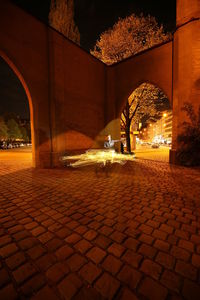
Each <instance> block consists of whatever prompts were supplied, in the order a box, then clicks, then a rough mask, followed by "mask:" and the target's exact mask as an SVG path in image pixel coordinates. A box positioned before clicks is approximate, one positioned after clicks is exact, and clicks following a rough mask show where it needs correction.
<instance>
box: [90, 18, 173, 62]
mask: <svg viewBox="0 0 200 300" xmlns="http://www.w3.org/2000/svg"><path fill="white" fill-rule="evenodd" d="M170 39H171V34H170V33H165V32H164V29H163V26H162V25H160V26H159V25H158V23H157V21H156V19H155V18H154V17H152V16H146V17H145V16H143V15H140V16H137V15H135V14H132V15H130V16H129V17H126V18H124V19H119V21H118V22H117V23H115V24H114V26H113V28H110V29H108V30H107V31H105V32H103V33H102V34H101V35H100V38H99V39H98V40H97V42H96V45H95V47H94V49H93V50H91V51H90V53H91V54H92V55H94V56H95V57H97V58H98V59H100V60H102V61H103V62H104V63H106V64H108V65H111V64H114V63H116V62H119V61H121V60H123V59H125V58H127V57H129V56H131V55H134V54H136V53H139V52H141V51H143V50H145V49H149V48H151V47H153V46H155V45H157V44H160V43H162V42H166V41H168V40H170Z"/></svg>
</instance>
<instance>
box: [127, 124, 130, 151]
mask: <svg viewBox="0 0 200 300" xmlns="http://www.w3.org/2000/svg"><path fill="white" fill-rule="evenodd" d="M126 151H127V152H128V153H131V139H130V124H129V125H127V126H126Z"/></svg>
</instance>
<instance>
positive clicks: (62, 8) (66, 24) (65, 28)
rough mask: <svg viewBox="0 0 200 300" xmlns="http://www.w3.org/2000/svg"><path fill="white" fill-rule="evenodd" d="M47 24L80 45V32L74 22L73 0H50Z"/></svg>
mask: <svg viewBox="0 0 200 300" xmlns="http://www.w3.org/2000/svg"><path fill="white" fill-rule="evenodd" d="M49 24H50V26H52V27H53V28H55V29H56V30H58V31H59V32H61V33H62V34H63V35H65V36H66V37H67V38H69V39H70V40H72V41H73V42H75V43H76V44H79V45H80V33H79V30H78V27H77V26H76V24H75V22H74V1H73V0H51V7H50V12H49Z"/></svg>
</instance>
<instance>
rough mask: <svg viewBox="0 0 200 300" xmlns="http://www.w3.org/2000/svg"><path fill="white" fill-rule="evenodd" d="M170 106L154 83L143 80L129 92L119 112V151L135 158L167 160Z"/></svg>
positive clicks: (169, 147) (170, 117) (166, 98)
mask: <svg viewBox="0 0 200 300" xmlns="http://www.w3.org/2000/svg"><path fill="white" fill-rule="evenodd" d="M172 117H173V116H172V108H171V104H170V101H169V99H168V97H167V95H166V94H165V93H164V92H163V90H162V89H160V88H159V87H158V86H156V85H155V84H152V83H149V82H143V83H142V84H140V85H139V86H138V87H137V88H136V89H134V91H133V92H132V93H131V94H130V95H129V97H128V99H127V100H126V101H125V103H124V106H123V108H122V110H121V115H120V127H121V140H122V143H123V144H122V151H124V152H127V153H131V152H133V151H134V153H135V154H136V157H138V158H146V159H153V160H163V161H169V151H170V149H171V144H172Z"/></svg>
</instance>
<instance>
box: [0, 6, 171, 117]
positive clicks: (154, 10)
mask: <svg viewBox="0 0 200 300" xmlns="http://www.w3.org/2000/svg"><path fill="white" fill-rule="evenodd" d="M12 2H14V3H15V4H17V5H18V6H20V7H22V8H23V9H25V10H26V11H27V12H29V13H30V14H32V15H33V16H35V17H36V18H38V19H40V20H41V21H42V22H45V23H48V14H49V7H50V0H13V1H12ZM74 3H75V22H76V24H77V26H78V28H79V31H80V35H81V46H82V47H83V48H85V49H86V50H87V51H89V50H90V49H92V48H93V47H94V44H95V42H96V40H97V38H98V36H99V35H100V34H101V32H103V31H105V30H106V29H108V28H109V27H112V26H113V24H114V23H115V22H116V21H117V20H118V19H119V18H123V17H125V16H128V15H130V14H132V13H136V14H140V13H144V14H145V15H147V14H151V15H153V16H155V17H156V19H157V21H158V22H159V23H162V24H163V25H164V28H165V29H166V30H167V31H174V30H175V20H176V0H162V1H161V0H74ZM5 111H10V112H16V113H17V114H18V115H20V116H21V117H23V118H24V117H29V109H28V100H27V99H26V95H25V92H24V91H23V88H22V86H21V84H20V82H19V80H18V79H17V77H16V76H15V75H14V73H13V72H12V70H10V68H8V66H7V65H6V64H5V63H4V61H3V60H2V59H0V115H1V114H2V113H3V112H5Z"/></svg>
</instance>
